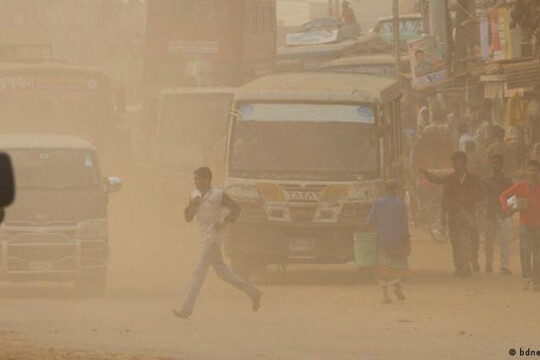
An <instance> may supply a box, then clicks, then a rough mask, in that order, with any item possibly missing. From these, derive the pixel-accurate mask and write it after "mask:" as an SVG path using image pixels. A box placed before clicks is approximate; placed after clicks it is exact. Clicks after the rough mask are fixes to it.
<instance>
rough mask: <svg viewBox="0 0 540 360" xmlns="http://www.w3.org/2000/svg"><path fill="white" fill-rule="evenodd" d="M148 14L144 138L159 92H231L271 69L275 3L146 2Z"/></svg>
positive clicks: (152, 127) (268, 0)
mask: <svg viewBox="0 0 540 360" xmlns="http://www.w3.org/2000/svg"><path fill="white" fill-rule="evenodd" d="M147 11H148V16H147V25H146V26H147V29H146V54H145V65H144V66H145V68H144V89H145V94H144V97H145V99H144V104H145V106H144V118H145V119H146V120H145V124H146V126H147V127H146V129H145V132H146V133H147V134H148V135H150V134H151V133H154V132H155V128H156V118H157V109H158V106H157V103H158V101H157V99H158V94H159V92H160V91H161V90H163V89H175V88H186V87H191V88H193V87H199V86H200V87H235V86H238V85H241V84H243V83H244V82H245V81H247V80H250V79H252V78H254V77H256V76H259V75H263V74H266V73H269V72H271V71H272V69H273V68H274V64H275V57H276V1H275V0H150V1H148V9H147Z"/></svg>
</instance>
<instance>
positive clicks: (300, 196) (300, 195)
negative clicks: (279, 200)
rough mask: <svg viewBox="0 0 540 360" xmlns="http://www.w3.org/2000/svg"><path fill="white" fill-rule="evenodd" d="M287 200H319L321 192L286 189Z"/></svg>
mask: <svg viewBox="0 0 540 360" xmlns="http://www.w3.org/2000/svg"><path fill="white" fill-rule="evenodd" d="M286 194H287V200H289V201H319V200H320V198H321V194H320V193H318V192H311V191H287V192H286Z"/></svg>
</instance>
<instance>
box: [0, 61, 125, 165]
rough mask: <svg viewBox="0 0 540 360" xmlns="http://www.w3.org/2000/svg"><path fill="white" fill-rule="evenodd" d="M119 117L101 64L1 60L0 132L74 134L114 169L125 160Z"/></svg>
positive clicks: (110, 86)
mask: <svg viewBox="0 0 540 360" xmlns="http://www.w3.org/2000/svg"><path fill="white" fill-rule="evenodd" d="M120 110H123V109H120ZM120 120H121V118H120V116H118V114H117V109H115V95H114V91H113V86H112V84H111V81H110V79H109V78H108V77H107V76H106V75H105V74H104V73H103V72H101V71H99V70H96V69H92V68H85V67H79V66H72V65H67V64H65V63H58V62H51V61H44V62H37V60H32V61H29V62H0V134H17V133H28V134H30V133H34V134H43V133H54V134H66V135H76V136H78V137H81V138H83V139H85V140H87V141H89V142H91V143H92V144H94V145H95V146H96V148H97V149H98V151H99V152H100V155H101V158H102V161H103V162H104V166H105V168H115V169H116V168H117V167H118V166H120V165H122V164H125V163H126V162H127V160H129V146H128V144H129V143H128V137H127V133H125V132H124V131H123V129H122V128H121V121H120Z"/></svg>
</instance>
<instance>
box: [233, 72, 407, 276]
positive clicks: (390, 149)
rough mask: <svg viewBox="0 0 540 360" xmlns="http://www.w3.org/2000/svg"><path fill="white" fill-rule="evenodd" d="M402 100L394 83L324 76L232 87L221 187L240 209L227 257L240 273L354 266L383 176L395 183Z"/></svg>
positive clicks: (277, 77)
mask: <svg viewBox="0 0 540 360" xmlns="http://www.w3.org/2000/svg"><path fill="white" fill-rule="evenodd" d="M401 95H402V93H401V88H400V84H399V82H398V81H396V80H394V79H392V78H387V77H379V76H373V75H364V74H340V73H323V72H313V73H279V74H274V75H269V76H266V77H263V78H260V79H257V80H254V81H253V82H250V83H248V84H246V85H244V86H242V87H240V88H239V89H237V90H236V91H235V94H234V98H233V111H232V112H231V114H232V115H231V119H230V121H229V137H228V150H227V164H226V177H225V189H226V190H225V191H226V192H227V194H228V195H229V196H230V197H231V198H232V199H234V200H235V201H237V202H238V203H239V204H240V205H241V207H242V213H241V215H240V218H239V219H238V221H237V222H236V223H235V224H233V226H231V227H230V229H229V233H228V236H227V238H226V241H225V253H226V254H227V255H228V256H229V257H230V258H231V264H232V266H233V268H234V269H235V270H236V271H237V272H238V273H240V274H241V275H242V276H244V277H249V276H250V275H252V274H253V273H255V272H258V271H263V270H264V269H265V268H266V267H267V266H268V265H270V264H278V265H287V264H313V263H315V264H339V263H346V262H350V261H353V260H355V255H354V246H353V244H354V242H353V239H354V234H355V233H357V232H358V231H359V225H360V224H362V223H363V222H364V221H365V218H366V216H367V214H368V212H369V210H370V207H371V205H372V203H373V202H374V200H375V199H376V198H377V197H378V196H379V195H380V194H381V191H382V187H383V184H384V179H385V178H389V177H392V178H398V179H399V178H400V177H401V175H400V171H402V170H401V169H402V164H401V159H402V156H403V153H402V148H401V142H402V135H401V134H402V133H401V124H400V122H401V116H400V98H401Z"/></svg>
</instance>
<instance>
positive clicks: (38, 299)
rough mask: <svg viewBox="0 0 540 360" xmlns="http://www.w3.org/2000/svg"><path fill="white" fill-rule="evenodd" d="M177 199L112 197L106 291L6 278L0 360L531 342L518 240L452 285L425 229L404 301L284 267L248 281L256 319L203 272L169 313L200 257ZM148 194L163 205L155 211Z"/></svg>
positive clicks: (343, 353) (539, 346)
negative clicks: (187, 314)
mask: <svg viewBox="0 0 540 360" xmlns="http://www.w3.org/2000/svg"><path fill="white" fill-rule="evenodd" d="M133 190H137V189H133V188H132V189H131V191H133ZM141 198H142V199H141ZM182 200H183V199H176V198H174V197H170V196H162V197H160V196H159V195H155V194H146V195H142V196H140V198H139V199H137V200H134V197H133V196H131V195H130V193H129V191H126V192H125V193H123V194H119V196H118V197H117V198H116V199H111V207H112V208H111V222H112V224H115V225H111V227H112V234H111V241H112V250H113V254H112V263H111V269H110V270H111V271H110V274H111V276H110V291H109V292H108V294H107V296H106V297H105V298H102V299H88V298H81V297H79V296H78V295H77V294H76V293H75V292H74V291H73V289H72V288H71V286H69V285H56V284H39V283H38V284H4V285H1V286H0V359H3V358H6V359H7V358H12V359H19V358H24V355H26V356H27V357H26V358H28V359H39V358H46V357H45V356H44V355H47V356H49V358H59V359H60V358H65V359H68V358H81V359H83V358H84V359H90V358H92V359H93V358H111V359H124V358H126V359H127V358H137V359H154V358H158V357H168V358H169V357H170V358H175V359H176V358H178V359H194V360H203V359H220V360H221V359H231V360H232V359H235V360H236V359H275V360H277V359H282V360H286V359H325V360H326V359H509V358H511V356H509V350H510V349H511V348H515V349H517V351H518V354H519V349H520V347H521V348H523V349H527V348H532V349H536V350H540V340H539V338H538V329H539V328H540V327H539V324H540V311H539V310H538V308H539V304H540V293H534V292H524V291H522V290H521V283H520V281H519V277H518V275H517V274H518V270H519V269H518V258H517V254H516V250H517V243H515V242H514V243H513V252H514V257H513V259H512V260H513V262H512V270H513V271H514V274H515V275H512V276H510V277H501V276H500V275H499V274H497V273H494V274H492V275H487V274H479V275H477V276H475V277H474V278H472V279H468V280H460V279H457V278H454V277H453V276H452V273H451V259H450V256H449V255H450V247H449V245H438V244H434V243H432V242H431V241H430V240H429V238H427V237H426V236H425V235H424V234H422V233H415V237H414V245H413V246H414V248H413V255H412V257H411V259H410V260H411V265H412V270H413V273H412V276H411V278H410V280H409V281H408V282H407V283H406V285H405V291H406V295H407V296H408V299H407V301H406V302H405V303H404V304H398V303H394V304H392V305H382V304H380V300H381V299H380V292H379V288H378V287H377V285H375V284H367V283H362V282H359V281H358V280H357V276H356V272H355V271H354V267H352V266H323V267H292V268H291V269H290V270H289V272H288V273H286V274H282V273H277V272H276V271H275V270H274V269H271V271H270V272H269V274H267V275H265V276H261V277H259V278H257V279H256V282H257V284H258V286H260V288H261V289H262V290H263V291H264V297H263V304H262V308H261V310H260V312H259V313H256V314H254V313H252V312H251V310H250V302H249V300H248V299H247V298H245V297H244V296H243V295H242V294H240V293H238V292H236V291H235V290H234V289H231V288H229V287H228V286H227V285H225V284H223V283H221V282H219V281H218V280H217V279H216V277H215V276H214V274H210V276H209V279H208V282H207V284H206V285H205V288H204V289H203V292H202V294H201V297H200V300H199V302H198V306H197V308H196V313H195V314H194V317H193V318H192V319H191V320H189V321H181V320H178V319H176V318H174V317H173V316H171V313H170V310H169V309H170V308H171V307H173V306H175V305H177V304H178V302H179V301H180V299H181V297H182V295H183V294H184V291H185V290H186V288H187V285H188V280H189V275H190V274H191V270H192V267H193V265H194V264H195V262H196V254H197V246H196V238H195V234H196V232H195V229H194V228H193V227H186V226H185V225H183V224H182V221H181V205H180V203H181V201H182ZM135 201H143V202H145V206H136V205H137V203H135ZM157 201H160V205H162V208H163V209H165V208H166V209H168V210H167V211H152V206H153V205H155V202H157ZM175 204H176V205H175ZM135 209H141V210H135ZM30 345H31V346H32V347H27V346H30ZM35 348H38V349H42V352H39V351H37V352H36V351H34V350H33V351H30V350H29V349H35ZM62 349H64V350H62ZM8 355H9V356H8ZM518 357H519V356H518Z"/></svg>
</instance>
